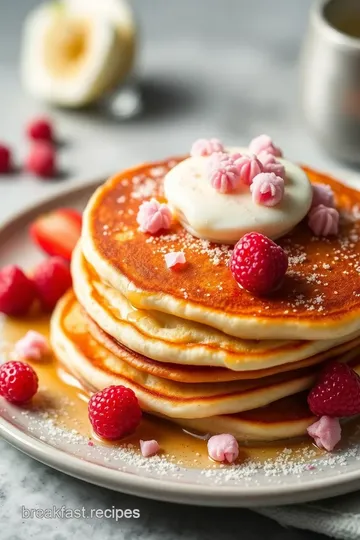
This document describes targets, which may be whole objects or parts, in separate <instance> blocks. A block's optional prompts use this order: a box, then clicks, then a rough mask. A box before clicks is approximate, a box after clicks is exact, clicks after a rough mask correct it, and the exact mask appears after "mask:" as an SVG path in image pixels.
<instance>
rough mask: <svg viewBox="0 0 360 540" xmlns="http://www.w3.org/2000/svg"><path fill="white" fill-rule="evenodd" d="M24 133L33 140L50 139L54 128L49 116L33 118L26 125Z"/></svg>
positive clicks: (52, 136)
mask: <svg viewBox="0 0 360 540" xmlns="http://www.w3.org/2000/svg"><path fill="white" fill-rule="evenodd" d="M26 134H27V136H28V137H29V139H32V140H33V141H39V140H41V141H52V140H53V138H54V128H53V124H52V122H51V120H50V119H49V118H45V117H43V118H34V119H33V120H31V121H30V122H29V124H28V125H27V127H26Z"/></svg>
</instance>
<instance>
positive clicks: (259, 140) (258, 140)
mask: <svg viewBox="0 0 360 540" xmlns="http://www.w3.org/2000/svg"><path fill="white" fill-rule="evenodd" d="M249 150H250V152H252V153H253V154H256V155H258V154H261V153H262V152H266V153H267V154H272V155H273V156H276V157H281V156H282V155H283V153H282V151H281V150H280V148H279V147H278V146H275V144H274V143H273V141H272V140H271V138H270V137H269V135H259V136H258V137H255V139H253V140H252V141H251V142H250V144H249Z"/></svg>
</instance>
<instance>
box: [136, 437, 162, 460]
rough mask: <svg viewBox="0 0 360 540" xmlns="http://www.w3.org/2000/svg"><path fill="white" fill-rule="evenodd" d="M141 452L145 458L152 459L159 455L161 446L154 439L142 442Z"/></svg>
mask: <svg viewBox="0 0 360 540" xmlns="http://www.w3.org/2000/svg"><path fill="white" fill-rule="evenodd" d="M140 450H141V453H142V455H143V456H144V457H150V456H154V455H155V454H157V453H158V451H159V450H160V446H159V443H158V442H157V441H155V440H154V439H153V440H152V441H142V440H140Z"/></svg>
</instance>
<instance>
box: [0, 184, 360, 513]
mask: <svg viewBox="0 0 360 540" xmlns="http://www.w3.org/2000/svg"><path fill="white" fill-rule="evenodd" d="M97 184H98V182H96V183H94V182H92V183H91V184H87V185H86V186H83V187H81V188H75V189H71V190H69V191H68V192H66V193H63V194H61V195H60V196H57V197H54V198H53V199H49V200H47V201H46V202H45V203H41V204H39V205H37V206H36V207H32V208H31V209H29V210H27V211H25V212H23V213H22V214H20V215H18V216H16V217H15V218H14V219H12V220H11V221H10V222H9V223H7V224H6V225H5V226H4V227H2V228H1V230H0V245H1V250H0V266H3V265H4V264H8V263H20V264H22V265H23V266H31V265H32V264H33V263H34V262H35V261H36V259H37V258H38V257H40V255H39V253H38V252H37V250H36V249H35V248H34V247H33V246H32V245H31V243H30V242H29V241H28V235H27V225H28V224H29V223H30V222H31V221H32V220H33V219H34V217H35V216H36V215H37V214H39V213H43V212H45V211H48V210H50V209H52V208H57V207H59V206H66V205H68V206H73V207H78V208H83V207H84V205H85V204H86V201H87V200H88V198H89V196H90V195H91V193H92V192H93V190H94V188H95V187H96V185H97ZM0 434H1V436H2V437H3V438H4V439H5V440H7V441H8V442H9V443H10V444H12V445H13V446H15V447H16V448H18V449H19V450H22V451H23V452H25V453H26V454H28V455H29V456H32V457H33V458H35V459H37V460H39V461H41V462H42V463H45V464H46V465H49V466H50V467H54V468H55V469H58V470H60V471H62V472H65V473H67V474H69V475H71V476H75V477H77V478H81V479H82V480H86V481H88V482H91V483H93V484H97V485H101V486H105V487H108V488H110V489H114V490H117V491H122V492H124V493H130V494H134V495H139V496H143V497H148V498H153V499H159V500H164V501H168V502H169V501H171V502H179V503H188V504H189V503H192V504H202V505H211V506H246V507H254V506H263V505H274V504H289V503H295V502H305V501H310V500H314V499H319V498H324V497H331V496H335V495H339V494H343V493H346V492H350V491H354V490H356V489H359V488H360V461H359V460H360V451H359V452H358V449H357V445H356V443H354V444H353V445H352V446H351V448H350V450H349V449H347V450H346V451H345V450H340V451H338V452H337V453H335V454H334V455H331V457H330V458H322V459H320V460H317V461H314V465H313V466H310V467H309V465H308V464H307V463H306V461H305V462H303V463H299V462H298V461H297V460H296V459H295V461H294V462H293V463H292V465H289V464H284V463H277V464H268V465H267V466H266V467H262V466H261V467H258V468H256V467H254V466H249V465H246V464H245V465H243V466H242V467H239V466H238V467H237V468H233V467H224V468H223V469H217V470H215V469H213V470H210V471H207V472H206V473H205V472H204V471H201V470H197V469H186V468H181V467H178V466H175V465H171V464H168V465H164V463H163V461H161V462H160V460H158V459H157V458H156V457H155V458H151V459H150V460H149V459H148V460H146V459H145V458H142V457H139V456H137V457H134V455H133V456H132V457H131V456H130V457H129V454H127V452H125V451H119V450H116V451H115V450H114V449H112V448H108V447H105V446H98V445H97V446H94V447H89V446H88V444H87V440H85V439H82V438H81V437H80V436H76V435H72V434H68V436H67V435H66V434H65V436H64V432H61V433H60V430H57V429H54V428H53V427H52V426H51V424H49V423H48V422H45V421H40V422H39V419H38V418H36V413H27V414H24V413H23V411H22V410H21V409H18V408H16V407H14V406H12V405H11V404H9V403H7V402H6V401H5V400H3V399H0ZM287 458H288V459H289V460H290V461H291V459H292V456H291V455H288V456H287Z"/></svg>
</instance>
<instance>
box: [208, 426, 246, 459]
mask: <svg viewBox="0 0 360 540" xmlns="http://www.w3.org/2000/svg"><path fill="white" fill-rule="evenodd" d="M207 446H208V453H209V456H210V457H211V459H213V460H215V461H227V462H228V463H233V461H235V460H236V458H237V457H238V455H239V444H238V442H237V440H236V439H235V437H234V436H233V435H229V434H228V433H224V434H222V435H214V436H213V437H210V439H209V440H208V444H207Z"/></svg>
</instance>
